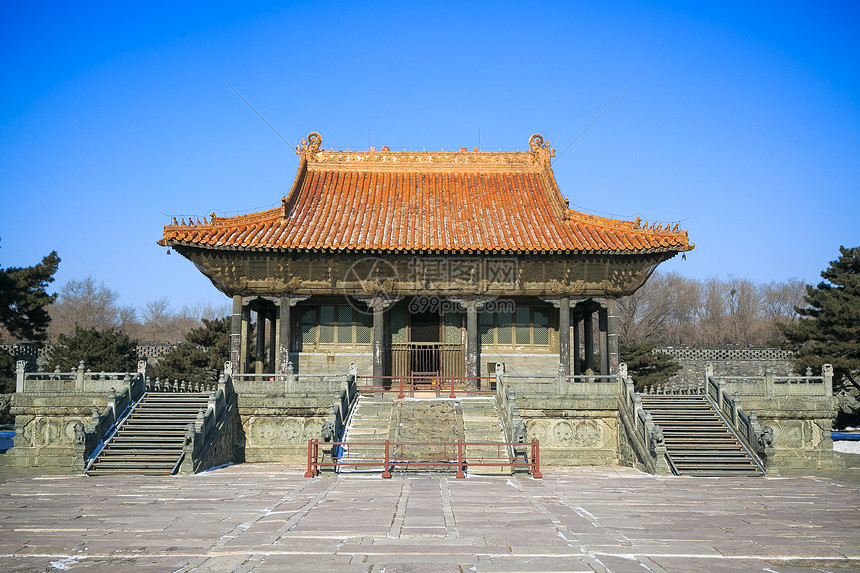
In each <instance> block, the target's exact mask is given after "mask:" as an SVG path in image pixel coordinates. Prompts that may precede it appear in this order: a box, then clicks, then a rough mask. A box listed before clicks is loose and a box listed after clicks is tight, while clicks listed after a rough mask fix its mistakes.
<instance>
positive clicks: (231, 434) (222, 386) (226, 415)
mask: <svg viewBox="0 0 860 573" xmlns="http://www.w3.org/2000/svg"><path fill="white" fill-rule="evenodd" d="M238 419H239V408H238V403H237V399H236V392H235V390H234V389H233V379H232V365H231V364H230V363H229V362H227V363H226V364H225V365H224V372H223V373H222V374H221V377H220V378H219V379H218V387H217V390H215V391H213V392H212V393H210V394H209V403H208V405H207V407H206V409H205V410H204V409H202V408H201V409H200V410H199V411H198V412H197V419H196V420H195V421H194V423H192V424H188V425H187V426H186V427H185V440H184V442H183V445H182V457H181V458H180V459H179V461H178V462H177V466H178V467H177V468H175V470H178V471H179V472H180V473H183V474H191V473H197V472H200V471H203V470H207V469H210V468H213V467H216V466H219V465H223V464H228V463H231V462H232V461H233V457H234V453H235V446H236V434H237V431H238V427H237V424H238Z"/></svg>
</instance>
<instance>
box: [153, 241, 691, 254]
mask: <svg viewBox="0 0 860 573" xmlns="http://www.w3.org/2000/svg"><path fill="white" fill-rule="evenodd" d="M158 244H159V245H160V246H162V247H173V248H183V249H199V250H201V251H243V252H257V253H276V252H277V253H326V254H346V253H356V254H388V255H448V254H459V255H463V254H466V255H616V256H627V255H631V256H632V255H650V254H657V253H667V254H669V253H671V254H672V256H674V255H676V254H678V253H683V252H686V251H691V250H693V248H694V247H695V245H693V244H688V245H672V246H666V247H653V248H649V249H636V250H630V249H624V250H622V249H461V248H449V249H382V248H379V249H376V248H360V249H358V248H332V247H295V248H288V247H272V246H265V245H258V246H245V245H210V244H200V243H192V242H186V241H179V240H175V239H162V240H160V241H158Z"/></svg>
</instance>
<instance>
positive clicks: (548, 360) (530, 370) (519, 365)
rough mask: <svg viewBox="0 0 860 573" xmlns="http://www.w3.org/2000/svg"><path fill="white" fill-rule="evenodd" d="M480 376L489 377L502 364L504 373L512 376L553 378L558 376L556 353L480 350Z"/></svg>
mask: <svg viewBox="0 0 860 573" xmlns="http://www.w3.org/2000/svg"><path fill="white" fill-rule="evenodd" d="M478 360H479V361H480V364H481V371H480V372H481V376H491V375H492V374H493V373H494V372H495V371H496V370H495V365H496V364H498V363H500V362H501V363H504V365H505V372H507V373H508V374H511V375H513V376H555V375H557V374H558V364H559V362H558V353H551V354H550V353H526V352H521V353H513V352H510V351H508V352H502V351H494V350H481V352H480V354H479V355H478Z"/></svg>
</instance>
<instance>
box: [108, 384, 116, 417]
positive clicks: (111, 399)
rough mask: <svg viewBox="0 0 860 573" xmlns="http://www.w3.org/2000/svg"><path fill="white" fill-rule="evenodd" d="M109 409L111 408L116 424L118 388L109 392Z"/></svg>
mask: <svg viewBox="0 0 860 573" xmlns="http://www.w3.org/2000/svg"><path fill="white" fill-rule="evenodd" d="M107 407H108V408H110V411H111V412H112V414H111V416H112V417H113V420H114V422H116V388H111V389H110V390H108V400H107Z"/></svg>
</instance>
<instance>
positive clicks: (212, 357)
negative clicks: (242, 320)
mask: <svg viewBox="0 0 860 573" xmlns="http://www.w3.org/2000/svg"><path fill="white" fill-rule="evenodd" d="M229 355H230V317H229V316H227V317H224V318H221V319H218V320H207V319H205V318H204V319H203V326H201V327H200V328H195V329H193V330H191V331H190V332H189V333H188V334H186V335H185V342H181V343H180V344H178V345H177V346H175V347H174V348H172V349H171V350H170V352H168V353H167V354H166V355H165V356H164V357H163V358H162V359H161V360H159V361H158V363H157V364H155V365H154V366H153V367H152V368H150V370H149V376H151V377H157V378H162V379H165V378H166V379H171V380H185V381H186V382H192V383H197V382H207V381H212V380H215V379H217V377H218V375H219V374H220V372H221V369H222V368H223V366H224V361H225V360H227V358H228V357H229Z"/></svg>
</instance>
